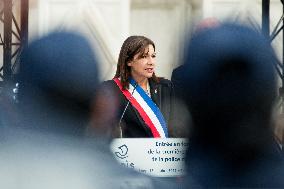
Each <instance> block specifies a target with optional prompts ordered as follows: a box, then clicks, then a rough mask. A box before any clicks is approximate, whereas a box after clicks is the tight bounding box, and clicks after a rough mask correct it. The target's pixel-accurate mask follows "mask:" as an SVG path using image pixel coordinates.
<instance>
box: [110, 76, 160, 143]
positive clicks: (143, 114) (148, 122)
mask: <svg viewBox="0 0 284 189" xmlns="http://www.w3.org/2000/svg"><path fill="white" fill-rule="evenodd" d="M113 80H114V82H115V83H116V84H117V86H118V87H119V89H120V90H121V92H122V93H123V94H124V96H125V97H126V98H127V99H128V100H129V102H130V103H131V104H132V106H133V107H134V108H136V110H137V111H138V112H139V114H140V115H141V117H142V119H143V120H144V122H145V123H146V125H147V126H148V127H149V128H150V130H151V132H152V134H153V136H154V137H155V138H160V137H161V136H160V134H159V132H158V131H157V129H156V127H155V125H154V124H153V122H152V121H151V119H150V118H149V116H148V115H147V114H146V112H145V111H144V109H143V108H142V107H141V106H140V104H139V103H138V102H137V100H136V99H135V98H134V97H133V96H132V95H131V93H130V92H129V91H128V90H123V89H122V85H121V82H120V80H119V79H118V78H113Z"/></svg>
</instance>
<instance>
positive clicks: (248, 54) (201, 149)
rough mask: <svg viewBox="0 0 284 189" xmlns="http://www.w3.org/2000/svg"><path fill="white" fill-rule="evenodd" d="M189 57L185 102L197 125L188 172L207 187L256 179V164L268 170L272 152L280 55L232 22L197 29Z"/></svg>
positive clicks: (189, 50)
mask: <svg viewBox="0 0 284 189" xmlns="http://www.w3.org/2000/svg"><path fill="white" fill-rule="evenodd" d="M184 60H185V61H186V62H185V64H184V71H183V73H182V77H183V80H182V85H183V87H184V93H185V95H184V101H185V103H186V105H187V107H188V108H189V110H190V113H191V116H192V120H193V124H194V126H193V131H192V133H191V138H190V141H191V144H192V145H191V147H190V148H189V151H188V169H189V171H192V172H191V173H192V174H193V175H195V176H196V177H197V178H198V179H200V180H199V181H200V182H201V183H204V184H205V186H206V184H207V186H243V185H242V184H244V183H246V182H247V180H246V179H243V180H242V176H244V175H247V176H248V177H250V176H252V177H251V180H250V179H248V180H250V182H252V183H254V182H255V180H254V179H253V178H254V177H253V176H254V174H253V173H255V172H257V171H256V170H258V168H259V167H258V166H257V165H258V164H262V165H263V166H262V168H263V169H265V168H267V167H266V166H267V165H268V164H269V163H267V162H266V161H269V160H271V158H272V156H273V152H272V151H273V146H272V140H273V132H272V131H273V128H272V126H271V116H272V111H273V105H274V101H275V99H276V94H277V93H276V91H277V90H276V77H275V73H274V67H273V64H274V63H275V61H276V57H275V54H274V52H273V49H272V48H271V46H270V44H269V42H268V40H266V39H265V38H264V37H263V36H262V35H261V34H260V33H258V32H256V31H254V30H252V29H250V28H249V27H246V26H241V25H238V24H229V23H227V24H223V25H220V26H218V27H216V28H209V29H205V30H202V31H200V32H198V33H196V35H195V36H193V38H192V39H191V41H190V43H189V46H188V48H187V54H186V57H185V59H184ZM273 158H274V157H273ZM260 159H262V160H264V161H262V160H260ZM252 167H253V168H255V169H252ZM268 170H269V169H268ZM217 172H218V173H217ZM260 173H262V171H260ZM214 175H215V176H214ZM233 175H234V176H233ZM236 176H237V177H238V178H239V180H238V181H239V183H234V181H233V180H234V179H233V178H235V177H236ZM262 176H263V175H262ZM260 180H261V179H260ZM238 181H236V182H238ZM262 181H265V179H263V180H262ZM266 181H267V179H266ZM242 182H243V183H242ZM224 183H226V184H225V185H222V184H224ZM240 183H242V184H240ZM234 184H237V185H234ZM238 184H240V185H238ZM245 186H247V185H245ZM249 186H253V185H249Z"/></svg>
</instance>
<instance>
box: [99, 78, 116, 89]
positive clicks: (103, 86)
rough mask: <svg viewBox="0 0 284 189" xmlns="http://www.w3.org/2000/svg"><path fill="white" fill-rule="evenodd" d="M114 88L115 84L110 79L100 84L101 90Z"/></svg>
mask: <svg viewBox="0 0 284 189" xmlns="http://www.w3.org/2000/svg"><path fill="white" fill-rule="evenodd" d="M115 86H116V83H115V82H114V81H113V80H112V79H110V80H105V81H102V82H101V84H100V88H101V89H106V88H115Z"/></svg>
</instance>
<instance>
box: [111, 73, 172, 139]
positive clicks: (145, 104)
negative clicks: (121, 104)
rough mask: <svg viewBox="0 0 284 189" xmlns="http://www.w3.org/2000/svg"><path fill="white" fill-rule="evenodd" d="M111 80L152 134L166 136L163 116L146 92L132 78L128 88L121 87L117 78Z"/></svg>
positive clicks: (166, 130)
mask: <svg viewBox="0 0 284 189" xmlns="http://www.w3.org/2000/svg"><path fill="white" fill-rule="evenodd" d="M113 80H114V82H115V83H116V84H117V86H118V87H119V89H120V90H121V92H122V93H123V95H124V96H125V97H126V98H127V99H128V101H129V102H130V103H131V105H132V106H133V107H134V108H135V109H136V110H137V111H138V112H139V114H140V116H141V117H142V119H143V120H144V122H145V123H146V125H147V126H148V127H149V128H150V130H151V132H152V134H153V136H154V137H155V138H167V137H168V129H167V125H166V122H165V119H164V116H163V115H162V113H161V111H160V109H159V107H158V106H157V105H156V104H155V103H154V102H153V100H152V99H151V98H150V97H149V96H148V95H147V94H146V92H145V91H144V90H143V89H142V88H141V87H140V86H139V85H137V83H136V82H135V81H134V80H133V79H130V83H129V89H128V90H124V89H122V84H121V82H120V80H119V79H118V78H114V79H113Z"/></svg>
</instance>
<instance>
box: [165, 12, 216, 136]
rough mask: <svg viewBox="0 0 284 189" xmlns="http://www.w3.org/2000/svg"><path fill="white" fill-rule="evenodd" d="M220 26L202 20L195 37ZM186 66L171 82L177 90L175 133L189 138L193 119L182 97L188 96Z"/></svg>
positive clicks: (209, 20)
mask: <svg viewBox="0 0 284 189" xmlns="http://www.w3.org/2000/svg"><path fill="white" fill-rule="evenodd" d="M219 25H220V21H219V20H217V19H216V18H213V17H208V18H205V19H203V20H201V21H200V22H199V23H198V24H197V25H196V26H195V27H194V31H193V35H195V34H197V33H198V32H201V31H203V30H206V29H208V28H215V27H218V26H219ZM183 69H184V66H183V64H181V65H179V66H178V67H176V68H175V69H174V70H173V71H172V76H171V81H172V83H173V86H174V90H175V108H174V109H175V112H176V113H175V116H174V118H173V119H174V121H173V122H174V123H175V132H176V134H175V135H177V136H180V137H184V138H186V137H188V136H189V133H190V130H191V128H190V127H189V125H190V124H191V118H190V116H189V114H188V109H187V108H186V107H185V106H184V103H183V102H182V96H183V95H186V94H185V93H184V86H183V85H182V80H183V78H182V72H183Z"/></svg>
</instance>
